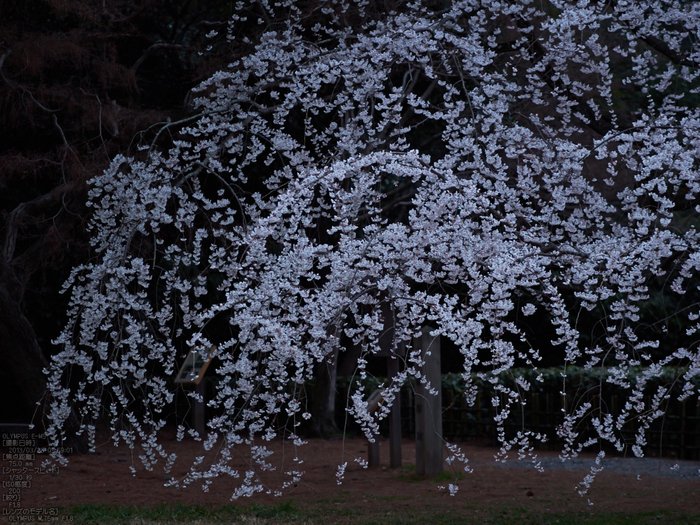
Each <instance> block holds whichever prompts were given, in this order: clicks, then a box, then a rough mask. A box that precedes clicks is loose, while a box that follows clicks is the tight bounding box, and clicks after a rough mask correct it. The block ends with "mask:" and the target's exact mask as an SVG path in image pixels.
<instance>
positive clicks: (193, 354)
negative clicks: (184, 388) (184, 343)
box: [175, 345, 216, 385]
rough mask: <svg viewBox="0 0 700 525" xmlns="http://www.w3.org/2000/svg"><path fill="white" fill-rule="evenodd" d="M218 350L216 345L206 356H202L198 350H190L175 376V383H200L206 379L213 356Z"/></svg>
mask: <svg viewBox="0 0 700 525" xmlns="http://www.w3.org/2000/svg"><path fill="white" fill-rule="evenodd" d="M214 350H216V345H215V346H212V347H211V348H210V349H209V352H208V353H207V355H206V356H204V357H203V356H202V354H200V353H199V352H198V351H197V350H190V353H189V354H187V358H186V359H185V362H184V363H182V367H181V368H180V371H179V372H178V373H177V376H176V377H175V383H176V384H181V385H198V384H199V383H200V382H201V381H202V379H204V372H206V371H207V368H208V367H209V363H211V358H212V356H213V354H214Z"/></svg>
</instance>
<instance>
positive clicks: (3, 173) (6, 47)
mask: <svg viewBox="0 0 700 525" xmlns="http://www.w3.org/2000/svg"><path fill="white" fill-rule="evenodd" d="M229 9H230V6H228V4H227V3H225V2H223V3H222V2H217V1H213V0H211V1H197V0H194V1H192V0H181V1H180V0H172V1H157V2H155V1H151V0H142V1H137V2H133V1H120V0H116V1H108V2H103V1H97V0H89V1H84V0H27V1H23V2H16V1H14V0H2V2H0V217H1V219H0V228H1V229H0V362H2V366H0V396H1V398H2V399H4V400H7V399H12V400H13V402H12V403H7V402H4V403H2V404H1V405H2V408H0V421H1V422H14V423H18V422H21V423H26V422H29V421H30V420H31V419H32V417H33V415H34V413H35V410H36V403H37V401H39V400H40V399H41V397H42V395H43V392H44V376H43V373H42V369H43V368H44V367H45V366H46V364H47V358H48V357H49V356H50V354H51V351H52V349H51V340H52V338H54V337H55V336H56V335H57V333H58V332H59V330H60V329H61V327H62V326H63V325H64V323H65V318H64V316H65V310H66V306H67V297H65V296H62V295H61V294H60V293H59V291H60V288H61V286H62V283H63V281H64V280H65V279H66V277H67V276H68V274H69V272H70V269H71V268H72V267H73V266H75V265H76V264H77V263H79V262H83V261H85V260H86V259H87V258H88V257H89V253H90V252H89V245H88V241H87V236H86V231H85V225H86V217H87V213H88V210H87V209H86V207H85V202H86V192H87V184H86V182H87V181H88V180H89V179H90V178H91V177H93V176H95V175H96V174H97V173H99V172H100V171H102V170H103V169H104V168H105V167H106V166H107V165H108V164H109V161H110V159H111V158H112V157H114V155H115V154H117V153H126V152H127V151H129V149H130V148H133V147H134V146H135V144H136V142H137V141H138V139H139V138H141V139H145V140H148V139H152V138H153V135H154V133H155V132H154V129H155V130H157V129H158V127H157V126H156V124H158V123H162V122H167V121H170V120H177V119H178V118H179V117H181V116H182V115H183V114H185V113H186V111H187V108H186V103H185V101H186V95H187V93H188V91H189V90H190V88H191V87H192V86H194V85H196V84H197V83H198V82H199V81H200V80H201V79H203V78H205V77H206V76H207V75H209V74H211V73H212V71H214V70H215V69H217V68H220V67H223V66H224V65H225V63H226V62H225V60H226V59H227V56H226V55H225V54H224V53H223V52H222V51H223V50H224V47H225V46H222V45H221V44H222V40H223V42H224V43H225V39H221V40H216V39H214V40H212V41H210V44H212V45H211V47H210V49H209V51H208V52H204V53H203V52H201V50H202V49H203V48H204V47H205V44H203V42H202V41H203V40H204V35H205V34H207V33H209V32H210V31H211V30H212V29H216V28H217V27H220V26H221V25H222V24H224V23H225V22H222V20H226V18H227V17H228V16H229V15H230V11H229ZM40 409H42V407H40ZM40 419H41V417H40V416H39V417H38V418H35V420H40Z"/></svg>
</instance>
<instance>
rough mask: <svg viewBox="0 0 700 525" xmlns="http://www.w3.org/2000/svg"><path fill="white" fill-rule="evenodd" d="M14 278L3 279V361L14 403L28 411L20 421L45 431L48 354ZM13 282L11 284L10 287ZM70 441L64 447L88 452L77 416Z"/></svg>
mask: <svg viewBox="0 0 700 525" xmlns="http://www.w3.org/2000/svg"><path fill="white" fill-rule="evenodd" d="M11 283H12V280H5V281H4V282H0V362H2V363H3V366H4V367H6V368H5V369H6V370H7V371H8V372H9V374H8V375H10V376H11V377H12V378H13V380H14V395H13V402H15V403H18V404H20V405H22V410H21V412H22V413H24V414H25V416H24V417H23V419H24V420H25V421H20V423H26V422H30V421H31V422H32V423H34V425H35V429H36V431H37V432H40V433H41V432H43V431H44V428H45V424H46V407H47V403H48V399H47V398H46V378H45V376H44V372H43V371H44V369H45V368H47V367H48V365H49V363H48V362H47V360H46V358H45V357H44V354H43V353H42V351H41V348H40V347H39V344H38V342H37V340H36V334H35V333H34V329H33V328H32V326H31V324H30V323H29V321H28V320H27V318H26V317H25V316H24V314H23V313H22V310H21V307H20V304H19V302H18V301H17V300H16V299H15V297H16V294H15V293H13V291H11V290H12V288H11ZM8 285H9V286H8ZM69 427H71V428H68V429H66V430H67V436H68V437H67V442H66V443H64V444H63V446H64V448H70V449H71V450H72V451H73V452H75V453H80V454H82V453H85V452H87V446H86V443H85V440H84V439H82V438H79V437H76V436H75V429H76V427H77V418H76V417H75V415H74V414H72V415H71V418H70V420H69Z"/></svg>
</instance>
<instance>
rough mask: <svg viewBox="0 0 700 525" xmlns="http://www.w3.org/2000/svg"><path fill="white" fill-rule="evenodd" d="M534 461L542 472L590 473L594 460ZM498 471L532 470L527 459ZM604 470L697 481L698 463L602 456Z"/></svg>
mask: <svg viewBox="0 0 700 525" xmlns="http://www.w3.org/2000/svg"><path fill="white" fill-rule="evenodd" d="M537 460H538V461H539V462H540V464H541V465H542V467H544V468H545V469H565V470H570V471H577V470H581V471H590V469H591V467H592V466H595V458H591V457H585V458H575V459H569V460H566V461H562V460H561V459H559V458H558V457H556V456H538V458H537ZM495 465H498V466H500V467H502V468H513V467H515V468H532V467H533V463H532V461H530V460H524V461H517V460H508V461H506V462H497V463H495ZM602 466H603V468H604V470H606V471H611V472H615V473H619V474H629V475H636V476H639V477H643V476H655V477H665V478H675V479H690V478H695V479H697V480H698V481H699V482H700V461H681V460H674V459H665V458H663V459H662V458H635V457H632V458H619V457H606V458H604V459H603V462H602Z"/></svg>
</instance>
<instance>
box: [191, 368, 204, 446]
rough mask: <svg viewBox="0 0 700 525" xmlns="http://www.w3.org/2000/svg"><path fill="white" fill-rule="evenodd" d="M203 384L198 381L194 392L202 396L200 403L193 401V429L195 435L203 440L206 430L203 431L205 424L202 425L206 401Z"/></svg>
mask: <svg viewBox="0 0 700 525" xmlns="http://www.w3.org/2000/svg"><path fill="white" fill-rule="evenodd" d="M204 385H205V382H204V381H200V382H199V383H197V385H196V386H195V392H197V394H199V395H200V396H202V400H201V401H195V402H194V429H195V430H196V431H197V434H199V437H201V438H204V436H205V434H206V429H205V424H204V419H205V418H204V403H205V401H206V399H205V394H206V388H205V386H204Z"/></svg>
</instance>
